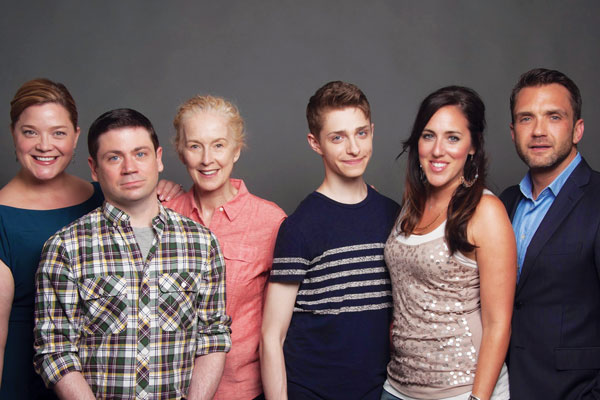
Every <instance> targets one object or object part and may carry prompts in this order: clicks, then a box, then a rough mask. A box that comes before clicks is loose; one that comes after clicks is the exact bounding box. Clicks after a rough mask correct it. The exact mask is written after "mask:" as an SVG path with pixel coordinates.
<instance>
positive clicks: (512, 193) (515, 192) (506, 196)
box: [499, 185, 521, 204]
mask: <svg viewBox="0 0 600 400" xmlns="http://www.w3.org/2000/svg"><path fill="white" fill-rule="evenodd" d="M520 194H521V189H520V188H519V185H513V186H509V187H508V188H506V189H504V190H503V191H502V193H501V194H500V196H499V197H500V200H501V201H502V202H503V203H504V204H506V203H507V202H510V201H512V200H514V199H515V198H517V197H518V196H520Z"/></svg>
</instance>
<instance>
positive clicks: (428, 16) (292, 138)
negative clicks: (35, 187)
mask: <svg viewBox="0 0 600 400" xmlns="http://www.w3.org/2000/svg"><path fill="white" fill-rule="evenodd" d="M0 10H1V12H0V43H1V48H2V58H1V60H0V63H1V66H0V99H1V101H0V115H3V116H4V118H5V119H4V121H5V122H4V124H5V125H4V126H5V131H4V135H2V136H1V144H2V148H1V150H0V151H1V152H2V153H1V154H2V155H3V156H2V157H0V186H2V185H4V184H6V183H7V182H8V181H9V180H10V179H11V177H13V176H14V175H15V174H16V172H17V170H18V164H17V163H16V162H15V159H14V155H13V144H12V139H11V135H10V131H9V128H8V125H9V116H8V113H9V102H10V99H11V98H12V96H13V95H14V93H15V91H16V90H17V89H18V87H19V86H20V85H21V84H22V83H23V82H25V81H27V80H29V79H32V78H35V77H48V78H50V79H53V80H57V81H59V82H63V83H64V84H65V85H66V86H67V87H68V88H69V90H70V91H71V93H72V94H73V96H74V97H75V100H76V101H77V104H78V108H79V112H80V126H81V129H82V132H83V134H82V137H81V140H80V142H79V146H78V151H77V154H76V157H75V161H74V163H73V165H72V166H71V167H70V172H71V173H74V174H76V175H78V176H81V177H84V178H86V179H90V173H89V168H88V166H87V161H86V159H87V147H86V144H85V143H86V137H85V136H87V129H88V127H89V125H90V123H91V122H92V121H93V120H94V119H95V118H96V117H97V116H99V115H100V114H101V113H103V112H104V111H107V110H109V109H113V108H117V107H131V108H135V109H137V110H139V111H141V112H143V113H144V114H146V115H147V116H148V117H149V118H150V119H151V120H152V122H153V123H154V125H155V127H156V129H157V131H158V133H159V137H160V140H161V142H162V145H163V147H164V148H165V159H164V162H165V172H164V173H163V177H165V178H167V179H171V180H175V181H177V182H180V183H183V184H184V185H185V186H186V187H188V186H189V185H190V184H191V181H190V179H189V177H188V175H187V172H186V171H185V169H184V168H183V166H182V164H181V162H180V161H179V159H178V157H177V156H176V155H175V152H174V150H173V146H172V144H171V138H172V136H173V134H174V131H173V127H172V120H173V116H174V114H175V111H176V109H177V106H178V105H179V104H180V103H182V102H183V101H185V100H186V99H188V98H189V97H191V96H193V95H195V94H207V93H210V94H214V95H220V96H224V97H226V98H229V99H231V100H232V101H233V102H234V103H236V104H237V105H238V107H239V108H240V111H241V113H242V115H243V116H244V118H245V120H246V122H247V131H248V144H249V147H248V149H246V150H245V151H244V152H243V153H242V157H241V159H240V161H238V163H237V164H236V167H235V169H234V176H236V177H240V178H243V179H245V180H246V184H247V186H248V187H249V189H250V191H251V192H253V193H255V194H257V195H259V196H261V197H264V198H267V199H269V200H273V201H275V202H276V203H278V204H279V205H280V206H281V207H282V208H283V209H284V210H285V211H286V212H288V213H290V212H292V211H293V210H294V208H295V207H296V205H297V204H298V202H299V201H300V200H301V199H302V198H304V196H306V195H307V194H308V193H309V192H310V191H312V190H314V189H315V188H316V187H317V186H318V185H319V184H320V183H321V181H322V178H323V167H322V162H321V159H320V158H319V156H318V155H317V154H315V153H314V152H312V151H311V150H310V149H309V147H308V145H307V143H306V133H307V130H308V128H307V125H306V119H305V107H306V103H307V102H308V99H309V97H310V96H311V95H312V94H313V93H314V92H315V90H316V89H317V88H318V87H320V86H321V85H323V84H324V83H326V82H328V81H331V80H338V79H339V80H345V81H349V82H352V83H355V84H357V85H358V86H359V87H361V88H362V89H363V90H364V92H365V93H366V94H367V97H368V98H369V100H370V102H371V106H372V109H373V122H374V123H375V143H374V147H375V149H374V156H373V159H372V160H371V163H370V165H369V168H368V169H367V173H366V179H367V181H368V183H370V184H372V185H374V186H375V187H376V188H377V189H378V190H379V191H380V192H382V193H384V194H386V195H388V196H390V197H392V198H394V199H395V200H398V201H399V200H400V198H401V195H402V187H403V179H404V171H405V163H406V158H405V157H404V158H401V159H400V160H398V161H396V160H395V157H396V155H397V154H398V152H399V151H400V145H401V141H402V140H403V139H405V138H406V137H407V136H408V133H409V131H410V128H411V125H412V123H413V119H414V117H415V114H416V110H417V107H418V105H419V103H420V101H421V100H422V99H423V98H424V97H425V96H426V95H427V94H429V93H430V92H432V91H433V90H435V89H437V88H439V87H441V86H446V85H449V84H459V85H465V86H469V87H472V88H474V89H475V90H477V91H478V92H479V94H480V95H481V96H482V98H483V99H484V101H485V103H486V106H487V111H488V112H487V118H488V130H487V133H486V135H487V139H486V140H487V144H486V148H487V151H488V153H489V159H490V171H489V186H490V188H491V189H492V190H493V191H495V192H498V191H500V190H502V189H503V188H504V187H506V186H507V185H509V184H513V183H516V182H518V181H519V180H520V179H521V177H522V176H523V174H524V173H525V171H526V168H525V166H524V164H522V162H521V161H520V160H519V158H518V157H517V156H516V154H515V152H514V147H513V144H512V142H511V139H510V131H509V123H510V112H509V107H508V97H509V94H510V90H511V88H512V86H513V85H514V84H515V82H516V80H517V79H518V77H519V75H520V74H521V73H523V72H525V71H526V70H528V69H531V68H533V67H540V66H541V67H546V68H553V69H558V70H560V71H562V72H564V73H566V74H567V75H569V76H570V77H571V78H572V79H573V80H574V81H575V82H576V83H577V84H578V85H579V87H580V89H581V91H582V95H583V100H584V101H583V118H584V119H585V126H586V130H585V134H584V139H583V141H582V142H581V144H580V146H579V149H580V151H581V153H582V154H583V155H584V157H586V159H587V160H588V162H589V163H590V165H591V166H592V167H593V168H595V169H598V168H600V155H599V154H598V152H597V151H596V149H597V148H598V143H599V140H600V139H599V137H598V134H597V133H596V131H597V130H598V126H599V125H600V120H599V118H600V116H599V114H600V113H599V112H598V110H600V107H599V101H600V100H599V99H598V97H596V93H598V92H599V91H600V90H599V89H600V87H599V86H600V79H598V77H597V76H598V72H597V71H598V67H599V66H600V51H599V49H600V46H599V44H600V43H599V40H598V39H599V33H600V24H599V23H600V2H597V1H569V2H563V1H516V0H511V1H502V2H500V1H495V2H492V1H475V0H473V1H456V0H454V1H452V0H450V1H418V2H417V1H414V2H412V1H392V0H389V1H369V2H367V1H289V0H288V1H285V0H284V1H270V0H269V1H254V2H252V1H223V2H219V1H175V2H164V1H124V2H117V1H108V2H100V1H89V2H75V1H62V0H54V1H48V2H46V1H39V2H32V1H22V2H4V3H3V4H2V6H0Z"/></svg>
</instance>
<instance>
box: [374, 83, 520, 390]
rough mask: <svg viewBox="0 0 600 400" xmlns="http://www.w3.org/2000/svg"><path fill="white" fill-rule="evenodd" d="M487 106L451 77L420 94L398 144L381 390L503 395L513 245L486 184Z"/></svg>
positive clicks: (512, 285)
mask: <svg viewBox="0 0 600 400" xmlns="http://www.w3.org/2000/svg"><path fill="white" fill-rule="evenodd" d="M484 129H485V106H484V104H483V102H482V100H481V99H480V97H479V96H478V95H477V93H475V92H474V91H473V90H471V89H469V88H465V87H459V86H450V87H445V88H442V89H439V90H437V91H435V92H434V93H432V94H430V95H429V96H427V97H426V98H425V100H423V102H422V103H421V106H420V108H419V111H418V114H417V117H416V119H415V122H414V125H413V129H412V132H411V135H410V137H409V138H408V140H406V141H405V142H404V143H403V153H404V152H408V169H407V174H406V183H405V192H404V196H403V208H402V212H401V214H400V216H399V218H398V220H397V222H396V226H395V227H394V229H393V230H392V233H391V234H390V237H389V239H388V241H387V243H386V246H385V260H386V263H387V265H388V268H389V270H390V276H391V279H392V290H393V297H394V324H393V329H392V342H393V350H392V356H391V361H390V363H389V365H388V380H387V381H386V384H385V386H384V389H385V390H384V393H383V396H382V399H405V400H414V399H452V400H459V399H460V400H463V399H465V400H466V399H481V400H487V399H490V398H492V399H508V398H509V394H508V374H507V371H506V367H505V365H504V358H505V356H506V351H507V347H508V341H509V337H510V320H511V313H512V301H513V296H514V290H515V281H516V247H515V239H514V235H513V231H512V228H511V225H510V221H509V219H508V216H507V215H506V211H505V209H504V206H503V205H502V203H501V202H500V200H498V199H497V198H496V197H495V196H494V195H493V194H492V193H491V192H490V191H489V190H487V189H486V186H485V177H486V155H485V150H484V139H483V131H484Z"/></svg>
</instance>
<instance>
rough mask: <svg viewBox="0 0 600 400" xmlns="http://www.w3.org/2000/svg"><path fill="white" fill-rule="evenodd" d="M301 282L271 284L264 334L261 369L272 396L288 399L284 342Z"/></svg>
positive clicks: (276, 399)
mask: <svg viewBox="0 0 600 400" xmlns="http://www.w3.org/2000/svg"><path fill="white" fill-rule="evenodd" d="M299 286H300V283H278V282H271V283H269V285H268V287H267V296H266V299H265V309H264V312H263V322H262V329H261V338H260V370H261V374H262V383H263V390H264V392H265V397H266V398H267V399H268V400H286V399H287V378H286V372H285V360H284V357H283V342H284V341H285V336H286V334H287V330H288V327H289V326H290V321H291V319H292V314H293V312H294V303H295V302H296V295H297V294H298V287H299Z"/></svg>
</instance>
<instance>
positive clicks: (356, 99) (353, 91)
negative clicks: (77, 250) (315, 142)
mask: <svg viewBox="0 0 600 400" xmlns="http://www.w3.org/2000/svg"><path fill="white" fill-rule="evenodd" d="M346 107H356V108H358V109H359V110H361V111H362V112H363V113H364V114H365V117H367V119H368V120H369V121H370V120H371V106H370V105H369V101H368V100H367V96H365V94H364V93H363V92H362V90H360V89H359V88H358V87H357V86H356V85H353V84H351V83H346V82H342V81H333V82H329V83H326V84H325V85H323V86H322V87H321V88H320V89H319V90H317V91H316V92H315V94H314V95H313V96H312V97H311V98H310V100H309V101H308V105H307V106H306V119H307V120H308V129H309V130H310V132H311V133H312V134H313V135H315V136H316V137H317V138H318V137H319V133H320V132H321V128H323V115H324V114H325V112H326V111H329V110H339V109H342V108H346Z"/></svg>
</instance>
